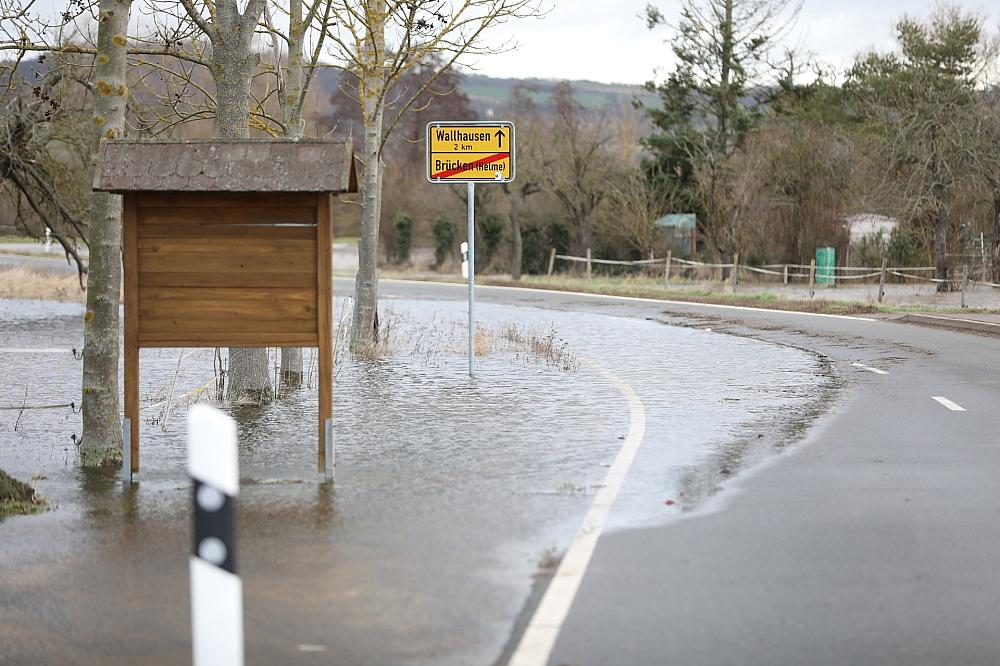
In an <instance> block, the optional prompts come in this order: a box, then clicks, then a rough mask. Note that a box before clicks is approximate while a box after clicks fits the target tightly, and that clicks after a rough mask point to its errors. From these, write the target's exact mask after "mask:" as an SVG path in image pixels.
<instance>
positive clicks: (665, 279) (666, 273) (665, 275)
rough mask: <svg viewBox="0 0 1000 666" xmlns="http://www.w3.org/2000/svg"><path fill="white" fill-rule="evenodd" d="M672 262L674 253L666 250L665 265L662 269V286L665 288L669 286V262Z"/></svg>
mask: <svg viewBox="0 0 1000 666" xmlns="http://www.w3.org/2000/svg"><path fill="white" fill-rule="evenodd" d="M673 260H674V251H673V250H667V265H666V267H665V268H664V269H663V286H665V287H666V286H669V285H670V264H671V262H673Z"/></svg>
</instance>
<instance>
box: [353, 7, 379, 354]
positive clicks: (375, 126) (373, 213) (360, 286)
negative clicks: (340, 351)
mask: <svg viewBox="0 0 1000 666" xmlns="http://www.w3.org/2000/svg"><path fill="white" fill-rule="evenodd" d="M366 5H367V12H366V14H367V17H366V24H367V26H368V34H367V36H366V38H365V42H364V45H363V47H362V53H361V72H360V74H361V76H360V85H359V91H358V93H359V97H358V99H359V100H360V102H361V115H362V119H363V121H364V131H365V138H364V148H363V149H362V159H363V161H364V175H363V176H362V179H361V238H360V239H359V241H358V273H357V276H356V277H355V280H354V316H353V320H352V323H351V350H352V351H361V350H364V349H366V348H370V347H371V346H372V345H373V344H374V343H375V342H376V340H377V338H378V331H377V328H376V327H377V321H378V227H379V218H380V216H381V214H382V174H383V170H384V164H383V162H382V116H383V111H384V108H385V96H384V85H385V81H384V79H383V71H382V62H383V61H384V59H385V21H386V7H385V0H371V1H370V2H368V3H366Z"/></svg>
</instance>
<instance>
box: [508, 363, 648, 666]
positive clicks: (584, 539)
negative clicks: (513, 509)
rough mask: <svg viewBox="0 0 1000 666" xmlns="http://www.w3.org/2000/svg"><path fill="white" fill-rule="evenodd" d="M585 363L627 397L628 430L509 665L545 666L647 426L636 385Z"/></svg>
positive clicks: (644, 411)
mask: <svg viewBox="0 0 1000 666" xmlns="http://www.w3.org/2000/svg"><path fill="white" fill-rule="evenodd" d="M584 363H586V364H587V365H588V366H590V367H591V368H593V369H594V370H595V371H596V372H598V373H599V374H601V375H603V376H604V378H605V379H607V380H608V381H609V382H611V383H612V384H614V385H615V386H617V387H618V390H620V391H621V392H622V394H624V396H625V398H626V399H627V400H628V403H629V429H628V434H627V435H626V436H625V443H624V444H622V447H621V449H619V451H618V455H617V456H615V459H614V462H612V463H611V468H610V469H609V470H608V474H607V476H605V477H604V483H603V485H602V486H601V488H600V490H598V491H597V495H596V496H595V497H594V501H593V503H592V504H591V505H590V511H589V512H588V513H587V516H586V518H584V520H583V524H582V525H581V526H580V529H579V530H578V531H577V533H576V537H574V539H573V543H572V544H570V547H569V550H567V551H566V554H565V555H564V556H563V559H562V562H560V564H559V568H558V569H556V572H555V575H553V576H552V580H551V581H550V582H549V586H548V588H547V589H546V590H545V594H544V596H542V600H541V603H539V604H538V608H536V609H535V612H534V614H533V615H532V617H531V621H530V622H529V623H528V626H527V628H526V629H525V630H524V633H523V634H522V635H521V640H520V641H519V642H518V644H517V649H516V650H514V654H513V656H512V657H511V659H510V661H509V662H508V666H545V664H546V663H548V660H549V657H550V656H551V654H552V648H553V647H554V646H555V644H556V638H557V637H558V636H559V630H560V629H561V628H562V624H563V622H564V621H565V620H566V615H567V614H568V613H569V609H570V606H572V604H573V599H574V598H575V597H576V592H577V590H578V589H579V588H580V582H581V581H582V580H583V575H584V573H585V572H586V570H587V565H588V564H590V558H591V556H592V555H593V554H594V548H595V547H596V546H597V539H598V538H599V537H600V536H601V530H602V529H603V528H604V523H605V521H606V520H607V517H608V514H609V513H610V512H611V507H612V506H613V505H614V503H615V498H617V497H618V492H619V491H620V490H621V487H622V483H623V482H624V481H625V475H626V474H627V473H628V470H629V467H630V466H631V465H632V460H633V459H634V458H635V454H636V452H637V451H638V450H639V446H640V445H641V444H642V438H643V435H644V434H645V432H646V410H645V409H644V408H643V406H642V402H641V401H640V400H639V396H638V395H636V392H635V391H634V390H633V389H632V387H631V386H629V385H628V384H626V383H625V382H624V381H622V380H621V379H620V378H618V377H617V376H616V375H614V374H612V373H611V372H609V371H608V370H606V369H604V368H603V367H601V366H599V365H597V364H595V363H592V362H589V361H584Z"/></svg>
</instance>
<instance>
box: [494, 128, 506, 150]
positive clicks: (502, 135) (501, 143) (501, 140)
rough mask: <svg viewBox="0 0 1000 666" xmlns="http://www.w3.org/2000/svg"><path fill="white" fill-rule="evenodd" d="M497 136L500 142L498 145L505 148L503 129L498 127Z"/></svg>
mask: <svg viewBox="0 0 1000 666" xmlns="http://www.w3.org/2000/svg"><path fill="white" fill-rule="evenodd" d="M496 137H497V144H498V145H499V146H500V147H501V148H503V137H504V133H503V130H502V129H498V130H497V133H496Z"/></svg>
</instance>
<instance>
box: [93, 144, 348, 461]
mask: <svg viewBox="0 0 1000 666" xmlns="http://www.w3.org/2000/svg"><path fill="white" fill-rule="evenodd" d="M98 165H99V166H98V170H97V173H96V174H95V176H94V189H95V190H98V191H103V192H114V193H117V194H121V195H123V200H122V206H123V209H122V251H123V264H124V268H125V275H124V285H125V429H124V430H125V438H126V461H127V462H128V465H127V467H126V470H124V471H125V472H126V473H127V474H128V475H129V476H130V477H131V475H132V474H135V473H137V472H138V471H139V349H140V348H143V347H266V346H284V347H317V348H318V349H319V428H318V433H319V470H320V472H325V473H326V474H327V476H328V478H330V477H331V476H332V471H333V470H332V465H333V461H332V445H333V443H332V421H331V419H332V391H333V386H332V384H333V348H332V340H331V337H332V332H333V316H332V308H333V281H332V277H333V276H332V269H333V266H332V243H333V230H332V216H333V195H335V194H340V193H345V192H355V191H357V177H356V174H355V167H354V156H353V151H352V147H351V146H350V145H349V144H348V143H345V142H340V141H294V142H292V141H156V142H151V141H130V140H119V141H109V142H106V143H104V144H102V146H101V153H100V156H99V162H98ZM328 452H329V455H328Z"/></svg>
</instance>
